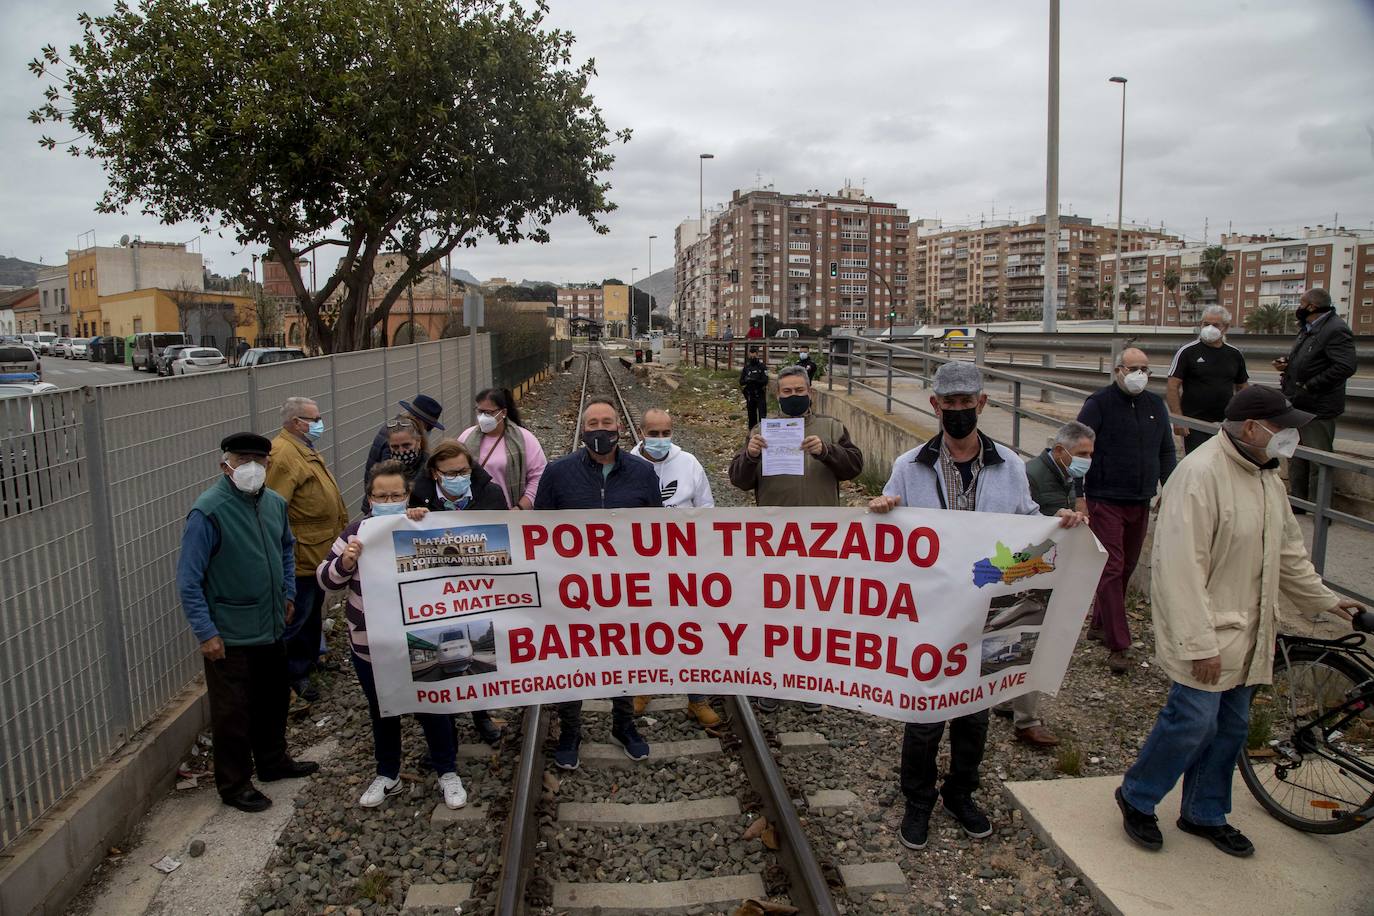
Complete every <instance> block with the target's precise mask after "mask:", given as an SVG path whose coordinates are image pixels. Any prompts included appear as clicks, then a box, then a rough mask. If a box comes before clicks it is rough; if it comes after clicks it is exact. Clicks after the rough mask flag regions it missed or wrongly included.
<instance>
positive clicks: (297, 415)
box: [267, 398, 348, 702]
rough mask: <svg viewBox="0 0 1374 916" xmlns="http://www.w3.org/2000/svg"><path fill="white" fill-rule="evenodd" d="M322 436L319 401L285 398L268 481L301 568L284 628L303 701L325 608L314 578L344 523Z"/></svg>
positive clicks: (312, 696) (309, 697)
mask: <svg viewBox="0 0 1374 916" xmlns="http://www.w3.org/2000/svg"><path fill="white" fill-rule="evenodd" d="M323 435H324V417H323V416H321V415H320V408H319V405H317V404H316V403H315V402H314V401H312V400H310V399H309V398H287V399H286V403H284V404H283V405H282V408H281V429H280V430H278V432H277V434H276V436H274V437H273V438H272V461H271V463H270V464H269V465H268V468H267V486H268V487H270V488H271V489H273V490H275V491H276V492H277V494H278V495H279V496H281V498H282V499H284V500H286V506H287V515H288V517H289V518H290V520H291V531H292V533H293V534H294V535H295V536H296V569H297V570H300V571H301V572H302V573H304V574H303V575H298V576H297V577H296V607H297V609H298V610H297V613H296V615H295V616H294V617H293V618H292V620H291V624H290V626H288V627H287V630H286V665H287V674H288V676H289V677H290V679H291V689H292V690H294V691H295V692H296V696H298V697H300V698H301V699H302V700H305V701H307V702H313V701H314V700H316V699H318V698H319V695H318V692H317V691H316V690H315V688H314V686H313V685H311V683H310V680H309V678H308V677H307V675H309V674H310V669H311V668H312V667H313V666H314V664H315V660H316V659H317V658H319V655H320V617H321V612H322V610H323V608H324V590H323V589H321V588H320V584H319V582H317V581H316V579H315V569H316V568H317V567H318V566H319V565H320V564H321V563H323V562H324V558H325V557H326V556H327V555H328V554H329V548H330V547H331V546H333V544H334V539H335V538H336V537H338V536H339V532H340V531H343V530H344V528H346V527H348V509H347V507H345V506H344V501H343V497H342V496H341V495H340V494H339V485H338V483H337V482H336V481H335V480H334V475H333V474H330V473H329V468H328V467H326V466H325V463H324V458H322V457H321V456H320V453H319V451H318V450H317V448H316V444H317V443H318V442H319V441H320V438H321V437H322V436H323Z"/></svg>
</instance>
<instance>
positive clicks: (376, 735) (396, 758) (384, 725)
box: [348, 652, 458, 779]
mask: <svg viewBox="0 0 1374 916" xmlns="http://www.w3.org/2000/svg"><path fill="white" fill-rule="evenodd" d="M348 654H349V657H350V658H352V659H353V670H354V671H356V672H358V683H359V685H361V686H362V688H363V693H364V694H366V695H367V713H368V715H369V716H371V717H372V754H373V756H374V757H375V758H376V760H377V775H378V776H385V777H386V778H388V779H396V778H397V777H398V776H400V775H401V717H400V716H386V717H385V718H384V717H383V716H382V714H381V711H380V709H379V708H378V706H377V682H376V681H375V680H374V679H373V677H372V663H371V662H369V661H365V660H363V659H361V658H359V657H358V656H357V655H355V654H354V653H352V652H350V653H348ZM415 719H416V720H417V721H418V722H419V723H420V728H422V729H423V730H424V733H425V742H426V743H427V744H428V745H429V765H430V766H432V767H433V768H434V772H436V773H438V774H439V775H440V776H442V775H443V774H445V773H453V772H456V771H457V769H458V735H457V733H456V732H455V731H454V729H453V716H451V715H436V714H432V713H416V714H415Z"/></svg>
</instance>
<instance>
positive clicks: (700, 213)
mask: <svg viewBox="0 0 1374 916" xmlns="http://www.w3.org/2000/svg"><path fill="white" fill-rule="evenodd" d="M714 158H716V154H715V153H702V154H701V155H699V156H698V157H697V241H698V242H700V241H701V240H702V239H703V238H704V237H705V236H706V203H705V200H706V199H705V197H704V196H703V189H704V188H705V181H706V160H707V159H714ZM697 257H699V258H700V257H701V252H700V251H698V252H697ZM704 291H705V290H704V288H703V292H704ZM681 311H682V305H681V303H679V305H678V312H679V314H678V321H679V322H681V321H682V315H681ZM697 320H698V323H699V324H701V328H700V329H699V330H701V331H705V330H706V328H705V322H704V320H703V319H702V318H701V317H700V316H698V319H697ZM717 333H719V331H717Z"/></svg>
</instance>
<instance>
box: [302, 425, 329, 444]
mask: <svg viewBox="0 0 1374 916" xmlns="http://www.w3.org/2000/svg"><path fill="white" fill-rule="evenodd" d="M323 435H324V421H323V420H316V421H315V422H313V423H311V424H310V428H309V429H307V430H306V431H305V437H306V438H307V439H309V440H310V441H311V442H318V441H320V437H321V436H323Z"/></svg>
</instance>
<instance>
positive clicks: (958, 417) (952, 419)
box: [940, 407, 978, 439]
mask: <svg viewBox="0 0 1374 916" xmlns="http://www.w3.org/2000/svg"><path fill="white" fill-rule="evenodd" d="M940 426H941V427H943V428H944V431H945V435H947V436H949V437H950V438H951V439H964V438H967V436H968V434H969V433H971V432H973V431H974V430H975V429H977V428H978V408H977V407H965V408H964V409H963V410H949V409H945V410H942V411H940Z"/></svg>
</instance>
